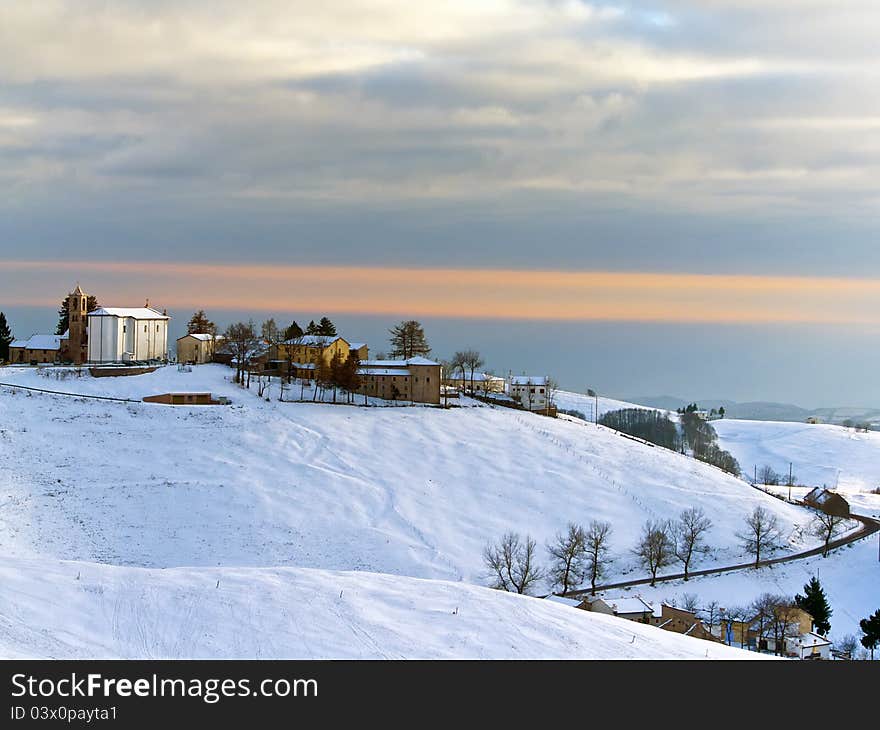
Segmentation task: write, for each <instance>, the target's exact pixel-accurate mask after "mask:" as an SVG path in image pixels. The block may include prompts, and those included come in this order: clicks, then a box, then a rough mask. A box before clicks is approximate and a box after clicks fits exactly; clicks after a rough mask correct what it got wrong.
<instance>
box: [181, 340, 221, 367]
mask: <svg viewBox="0 0 880 730" xmlns="http://www.w3.org/2000/svg"><path fill="white" fill-rule="evenodd" d="M222 340H223V337H222V336H218V335H209V334H204V333H190V334H186V335H184V336H183V337H178V338H177V362H182V363H190V364H192V365H201V364H203V363H206V362H211V361H212V360H213V359H214V352H215V350H216V349H217V344H218V342H222Z"/></svg>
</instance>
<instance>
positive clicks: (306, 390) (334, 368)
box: [0, 284, 876, 660]
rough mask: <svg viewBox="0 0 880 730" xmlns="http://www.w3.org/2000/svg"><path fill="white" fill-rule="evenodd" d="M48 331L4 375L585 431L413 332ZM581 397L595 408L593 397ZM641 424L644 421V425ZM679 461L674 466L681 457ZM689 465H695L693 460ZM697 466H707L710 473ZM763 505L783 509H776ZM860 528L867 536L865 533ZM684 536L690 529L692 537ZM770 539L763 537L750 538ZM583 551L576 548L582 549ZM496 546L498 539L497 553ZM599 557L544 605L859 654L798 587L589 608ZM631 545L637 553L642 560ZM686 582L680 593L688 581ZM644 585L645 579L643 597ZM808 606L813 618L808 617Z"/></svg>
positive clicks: (540, 385) (788, 650) (82, 326)
mask: <svg viewBox="0 0 880 730" xmlns="http://www.w3.org/2000/svg"><path fill="white" fill-rule="evenodd" d="M59 317H60V319H59V324H58V327H57V330H56V332H60V334H34V335H32V336H30V337H29V338H26V339H23V338H22V339H13V338H11V336H10V337H9V338H8V339H9V343H8V356H7V362H6V364H8V365H11V366H13V367H16V368H17V367H21V368H36V369H41V368H42V369H46V368H56V366H68V367H69V372H74V373H83V372H85V371H87V372H88V373H89V374H90V375H91V376H92V377H98V378H100V377H124V376H136V375H142V374H147V373H152V372H155V371H156V370H157V369H158V368H161V367H165V366H168V365H176V366H177V370H180V371H184V372H185V371H191V370H192V369H193V368H198V367H200V366H203V365H209V364H214V365H215V366H216V365H218V364H219V365H221V366H224V367H228V368H229V375H228V376H227V377H228V379H229V380H230V381H232V382H234V383H235V384H237V385H238V387H240V388H242V389H244V390H245V391H251V393H252V396H257V397H258V398H261V399H264V400H265V399H268V393H269V392H270V389H272V391H271V392H272V393H273V395H275V396H277V400H279V401H310V402H316V403H317V402H320V403H327V404H338V405H341V404H348V405H368V406H371V407H376V406H389V407H390V406H397V407H399V406H406V405H409V406H422V407H442V408H452V407H456V406H458V405H459V404H460V403H464V402H467V403H483V404H485V405H490V406H494V407H501V408H511V409H515V410H521V411H530V412H532V413H535V414H537V415H544V416H552V417H557V416H558V417H559V418H560V419H566V420H568V421H570V422H572V423H580V424H584V423H585V422H584V421H583V420H582V419H583V414H582V413H579V412H578V411H573V410H568V409H560V408H558V406H557V403H556V397H557V392H558V388H557V386H556V384H555V382H554V381H553V379H552V378H550V377H548V376H546V375H532V376H530V375H526V374H522V375H513V374H512V373H509V374H508V376H507V377H502V376H499V375H495V374H493V373H491V372H484V371H483V370H482V366H483V360H482V358H481V356H480V354H479V352H477V351H475V350H472V349H470V350H462V351H460V352H456V353H455V354H454V356H453V357H451V358H450V359H449V360H447V361H439V360H433V359H431V358H430V357H429V356H430V348H429V346H428V343H427V340H426V337H425V334H424V331H423V330H422V327H421V325H420V323H418V322H416V321H414V320H408V321H402V322H400V323H399V324H398V325H395V326H394V327H393V328H391V330H390V331H389V332H390V335H391V336H390V346H391V347H390V356H389V355H386V354H385V353H384V352H378V354H376V355H375V356H374V357H372V358H371V348H370V345H369V344H368V343H367V342H363V341H357V340H355V339H354V338H352V339H351V340H349V339H348V338H346V337H344V336H342V335H340V334H339V333H337V332H336V328H335V326H334V325H333V323H332V322H331V321H330V320H329V319H328V318H327V317H323V318H321V319H320V320H319V321H318V322H317V323H316V322H315V321H312V322H310V323H309V324H308V325H307V326H306V327H305V328H304V329H303V328H301V327H300V326H299V325H298V324H297V323H295V322H293V323H291V324H290V325H289V326H287V327H284V328H280V327H278V326H277V325H276V324H275V321H274V319H269V320H267V321H266V322H264V323H263V324H262V326H260V327H259V328H258V327H257V326H256V325H254V323H253V322H238V323H234V324H231V325H229V326H228V327H227V328H226V329H225V330H223V331H222V332H219V331H218V328H217V327H216V326H215V325H214V323H213V322H211V321H210V319H209V318H208V316H207V314H206V313H205V312H204V311H202V310H199V311H197V312H195V313H194V314H193V316H192V318H191V319H190V320H189V322H188V323H187V332H186V334H184V335H182V336H180V337H179V338H177V340H176V347H175V351H174V352H173V353H172V352H171V351H170V349H169V331H170V328H169V324H170V319H171V318H170V316H169V314H168V312H167V310H164V309H163V310H159V309H156V308H153V307H151V306H150V303H149V300H147V301H145V303H144V306H142V307H115V306H101V305H99V304H98V302H97V298H96V297H95V296H93V295H90V294H89V293H87V292H86V291H84V290H83V289H82V288H81V287H80V286H79V285H78V284H77V286H76V287H75V288H74V289H73V291H72V292H70V293H69V294H68V295H67V297H66V298H65V299H64V300H63V304H62V307H61V310H60V311H59ZM0 324H2V323H0ZM0 334H2V333H0ZM125 379H127V378H125ZM252 386H255V387H253V388H252ZM592 397H593V398H595V394H592ZM142 400H143V401H144V402H146V403H156V404H165V405H172V406H173V405H180V406H199V405H224V404H229V403H230V402H231V401H230V399H229V397H227V396H221V395H217V394H216V393H212V392H205V391H201V390H190V391H187V390H173V391H169V392H157V393H151V394H149V395H144V396H143V398H142ZM569 413H572V414H577V415H578V416H579V417H571V416H569V415H567V414H569ZM628 413H630V412H629V411H626V410H624V411H616V412H613V413H612V414H611V416H612V417H611V418H610V419H608V418H603V419H602V422H603V423H604V424H607V425H606V426H605V427H606V428H608V427H609V426H610V427H611V428H612V429H613V428H621V429H623V430H621V431H618V432H616V433H617V434H618V435H620V436H625V437H626V438H628V439H632V440H635V441H642V442H643V443H644V444H645V445H647V446H652V445H653V444H652V443H651V441H650V438H651V436H650V435H648V439H649V440H647V441H645V440H643V439H641V438H637V437H636V436H634V435H630V434H634V433H639V432H638V431H632V430H629V433H627V431H628V429H627V426H626V423H624V422H618V421H615V420H614V418H613V416H615V415H620V414H623V415H626V414H628ZM646 413H648V412H645V411H643V412H641V415H642V416H644V415H645V414H646ZM563 414H565V415H563ZM597 415H598V409H597V410H596V411H594V412H593V413H592V414H591V416H592V417H595V418H596V421H597V423H598V418H597ZM678 416H679V418H680V419H681V420H682V423H683V424H685V426H684V428H685V433H686V432H687V424H688V423H691V424H697V429H698V431H699V430H700V429H701V428H703V427H704V426H705V424H708V423H709V422H710V421H712V420H713V419H718V418H723V416H724V413H723V408H722V409H721V412H720V414H719V413H718V412H717V411H715V410H713V411H711V412H708V411H704V410H700V409H698V408H697V406H696V404H693V405H692V406H688V408H687V409H680V411H679V414H678ZM592 420H593V418H590V421H592ZM700 424H704V426H700ZM630 425H631V424H630ZM701 438H702V436H701ZM655 443H659V442H655ZM675 449H678V447H674V450H675ZM709 451H711V444H710V449H709ZM715 451H716V452H717V449H715ZM681 453H682V455H683V454H684V449H683V448H682V449H681ZM713 453H714V452H713ZM721 453H725V452H721ZM693 457H696V458H702V457H700V456H699V455H698V453H697V450H696V449H694V451H693ZM702 460H704V461H710V463H712V461H711V460H710V459H702ZM719 466H720V468H721V469H722V470H723V471H730V469H727V468H725V467H724V465H723V462H720V463H719ZM737 474H738V472H737ZM765 482H769V479H765ZM752 486H755V487H758V488H761V489H763V490H764V491H768V492H770V490H769V489H768V488H767V487H766V486H764V485H759V484H758V480H757V472H756V479H755V481H754V482H753V483H752ZM770 493H771V494H774V496H777V497H779V498H780V499H783V498H784V495H778V494H775V493H773V492H770ZM787 501H789V503H791V504H801V505H804V506H807V507H809V508H811V509H813V510H815V512H816V514H817V515H819V516H821V515H826V518H824V519H825V522H826V523H827V522H828V521H830V530H829V531H828V534H827V536H826V537H827V539H826V540H825V549H826V551H827V549H828V546H829V541H830V540H831V539H832V537H835V538H836V537H837V535H838V534H839V533H840V531H841V529H842V526H843V525H844V524H846V523H848V521H849V520H850V518H851V512H850V506H849V505H848V504H847V502H846V500H845V499H843V498H842V497H841V496H840V495H839V494H837V493H835V492H832V491H829V490H827V489H824V488H818V487H817V488H814V489H813V490H812V491H811V492H809V494H806V495H805V496H804V497H803V499H801V500H795V501H792V500H791V499H790V495H789V499H788V500H787ZM686 516H687V513H682V519H684V518H685V517H686ZM697 517H698V518H699V519H698V520H697V521H696V526H697V527H699V520H704V521H705V524H703V527H702V529H698V530H697V532H696V533H695V534H694V533H693V532H692V535H691V537H692V543H691V550H692V551H693V552H694V554H696V553H699V551H700V549H703V548H705V547H706V546H705V545H702V544H701V539H702V532H704V531H705V530H706V529H708V527H709V525H710V524H711V521H709V520H708V518H706V517H705V515H704V514H703V513H702V512H700V513H699V514H697ZM817 520H818V522H819V523H823V518H820V517H817ZM865 524H866V526H867V524H868V523H865ZM651 525H652V523H646V533H645V535H644V536H643V541H644V540H650V539H654V538H657V537H658V533H660V534H659V539H660V543H659V547H658V548H657V549H658V550H660V551H661V552H662V551H666V552H667V553H668V554H667V555H666V556H665V558H660V557H658V556H656V555H653V556H652V554H651V553H650V550H648V551H647V552H645V553H644V554H643V555H642V558H640V559H642V562H643V564H644V566H645V567H647V568H650V569H651V570H652V572H653V575H654V577H656V574H657V570H658V569H661V568H663V567H664V566H668V565H670V564H672V563H673V562H674V561H675V560H676V558H677V556H678V555H679V553H677V552H676V551H677V550H678V549H680V542H677V541H676V535H679V534H680V532H679V528H678V527H676V526H675V525H674V524H673V523H672V522H671V521H670V522H669V523H667V525H665V526H658V525H654V526H653V527H651ZM571 527H572V526H571V525H570V528H571ZM691 527H692V529H694V524H692V525H691ZM768 527H770V526H768V525H764V526H763V527H759V530H760V529H764V528H768ZM649 528H650V529H649ZM599 529H600V533H601V530H603V529H604V530H605V533H604V534H605V535H606V536H607V533H608V532H609V531H610V524H607V525H605V526H604V527H602V525H599ZM651 529H653V530H654V532H653V533H652V532H651ZM874 529H876V527H875V528H874ZM589 530H590V534H592V535H593V536H594V537H595V530H596V525H595V524H592V523H591V525H590V528H589ZM570 534H571V533H570ZM581 537H582V539H583V535H582V536H581ZM507 538H508V536H505V538H504V539H505V540H506V539H507ZM517 539H518V538H517ZM664 541H666V542H664ZM587 542H588V541H587ZM600 543H601V544H594V546H593V547H594V556H593V562H592V563H591V565H592V568H593V570H594V573H593V583H594V586H593V588H594V590H592V591H586V590H580V591H578V590H569V589H570V588H571V586H570V585H569V584H568V580H569V579H568V577H566V579H565V582H564V583H563V586H562V590H559V591H557V592H554V593H549V594H546V596H545V598H546V600H547V601H549V602H551V603H557V604H562V605H564V606H568V607H570V608H575V609H579V610H581V611H587V612H591V613H596V614H603V615H608V616H615V617H617V618H620V619H625V620H628V621H632V622H636V623H640V624H644V625H647V626H652V627H656V628H659V629H662V630H664V631H667V632H673V633H677V634H681V635H685V636H690V637H695V638H699V639H703V640H705V641H709V642H713V643H718V644H726V645H728V646H737V647H740V648H743V649H749V650H751V651H755V652H761V653H767V654H774V655H777V656H784V657H789V658H798V659H812V660H815V659H831V658H836V659H839V658H851V657H852V656H853V654H854V652H855V650H856V647H855V646H853V645H852V642H851V641H849V637H848V638H847V640H846V641H843V642H840V641H838V642H836V643H835V642H832V641H831V640H830V639H829V638H828V637H827V633H828V629H827V613H825V611H826V609H827V604H825V603H824V600H825V599H824V594H823V593H822V588H821V586H819V585H818V584H816V585H811V584H808V585H805V586H804V590H805V597H802V596H797V600H795V598H793V597H791V596H784V595H780V594H769V593H767V594H763V595H762V596H760V597H759V598H757V599H755V600H754V601H752V602H751V603H746V604H743V605H741V606H731V605H728V606H727V607H726V608H725V607H724V606H723V605H722V604H721V603H720V602H718V601H716V600H711V601H702V602H701V601H699V600H697V598H696V596H694V595H693V594H683V596H680V597H679V598H678V599H671V598H667V599H662V600H659V599H657V598H656V597H654V598H651V597H648V596H646V595H643V593H642V592H641V591H640V590H639V588H638V584H639V583H640V582H641V583H643V584H644V583H647V581H638V580H637V581H635V582H634V585H633V586H632V587H630V585H629V584H626V583H624V584H614V585H621V586H625V588H624V587H620V588H616V589H615V587H614V585H610V586H605V587H604V588H603V587H602V586H600V587H599V591H598V594H597V592H596V590H595V580H596V578H597V577H599V576H600V575H601V574H602V573H603V572H604V565H601V564H600V563H602V562H603V560H607V557H608V556H607V555H605V554H604V552H603V551H605V550H606V549H607V544H605V543H604V542H601V540H600ZM642 545H643V543H642V544H640V547H639V548H637V550H639V549H642ZM503 547H504V549H506V550H507V552H506V553H504V551H503V550H500V551H499V553H498V554H499V555H500V554H502V553H504V554H506V555H507V559H508V563H507V566H506V569H507V571H508V572H513V573H516V571H517V570H518V569H519V568H521V567H522V566H518V565H517V561H518V560H519V559H520V557H521V556H520V554H519V553H518V550H519V549H520V547H519V546H518V545H517V544H516V543H515V541H514V542H511V543H510V544H507V545H504V546H503ZM558 547H559V552H557V553H554V552H553V550H551V554H554V555H557V556H558V555H562V554H565V553H566V550H572V549H574V548H573V547H572V544H563V543H560V545H559V546H558ZM762 547H765V548H768V549H769V547H770V545H769V543H767V545H766V546H762V545H761V544H759V545H758V556H757V558H756V562H755V567H756V568H757V567H758V564H759V562H760V551H761V549H762ZM813 552H815V551H813ZM796 557H797V556H793V558H796ZM581 559H583V555H581ZM568 560H569V561H570V562H571V563H572V564H571V565H570V566H569V567H571V568H572V570H573V574H577V570H576V566H575V565H574V563H576V562H577V560H576V559H575V557H574V555H573V554H571V553H569V554H568ZM688 560H690V556H689V557H688ZM486 562H487V563H488V564H489V565H490V566H491V565H492V564H493V560H492V555H491V551H489V549H488V548H487V558H486ZM588 562H589V561H588ZM770 562H774V561H770ZM496 567H497V565H496ZM739 567H742V566H739ZM529 570H533V572H532V574H529ZM685 570H686V571H687V563H685ZM722 570H723V569H719V570H718V571H715V572H722ZM708 572H713V571H708ZM525 574H526V578H525V579H524V580H529V581H531V580H533V579H535V578H537V577H538V571H537V570H535V569H533V568H529V567H526V568H525ZM498 575H500V576H501V581H500V582H497V583H496V584H495V585H494V586H493V587H496V588H503V589H504V590H508V591H510V590H514V586H510V585H507V584H506V581H505V579H504V577H503V571H499V572H498ZM545 575H546V574H545ZM585 575H586V574H583V575H582V576H581V577H582V578H583V577H584V576H585ZM684 577H685V580H686V579H687V572H685V574H684ZM663 580H666V579H663ZM653 584H654V583H653V579H652V580H651V585H652V587H653ZM520 589H523V590H520ZM514 592H523V593H525V592H528V591H527V590H525V584H523V585H521V586H519V587H516V590H515V591H514ZM811 602H815V603H811ZM817 605H818V608H815V607H814V606H817ZM823 605H824V608H823ZM811 607H813V608H812V609H811V610H813V611H814V613H817V615H816V616H814V615H812V614H811V613H809V612H808V610H807V609H808V608H811Z"/></svg>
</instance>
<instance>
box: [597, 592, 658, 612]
mask: <svg viewBox="0 0 880 730" xmlns="http://www.w3.org/2000/svg"><path fill="white" fill-rule="evenodd" d="M602 600H603V601H604V602H605V603H606V604H608V605H609V606H610V607H611V609H612V610H613V611H614V613H652V614H653V613H654V607H653V606H652V605H651V604H650V603H647V602H646V601H643V600H642V599H641V598H639V597H638V596H635V597H633V598H628V597H627V598H603V599H602Z"/></svg>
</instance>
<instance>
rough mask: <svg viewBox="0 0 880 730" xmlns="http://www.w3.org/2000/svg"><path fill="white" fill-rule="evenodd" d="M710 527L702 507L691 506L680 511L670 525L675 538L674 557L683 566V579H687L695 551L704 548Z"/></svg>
mask: <svg viewBox="0 0 880 730" xmlns="http://www.w3.org/2000/svg"><path fill="white" fill-rule="evenodd" d="M711 527H712V520H710V519H709V518H708V517H707V516H706V513H705V512H704V511H703V509H702V507H691V508H690V509H686V510H685V511H684V512H682V513H681V514H680V515H679V517H678V522H676V523H674V524H673V525H672V536H673V539H674V540H675V557H677V558H678V559H679V561H681V564H682V565H683V566H684V579H685V580H688V577H689V576H688V573H689V571H690V566H691V561H692V560H693V558H694V555H695V554H696V553H700V552H704V551H705V550H706V541H705V535H706V533H707V532H708V531H709V529H710V528H711Z"/></svg>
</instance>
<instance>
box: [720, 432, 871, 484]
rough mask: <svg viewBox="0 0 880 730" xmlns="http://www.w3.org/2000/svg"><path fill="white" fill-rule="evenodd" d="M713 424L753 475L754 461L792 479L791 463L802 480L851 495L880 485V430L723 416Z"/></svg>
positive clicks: (798, 478)
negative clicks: (738, 418) (861, 430)
mask: <svg viewBox="0 0 880 730" xmlns="http://www.w3.org/2000/svg"><path fill="white" fill-rule="evenodd" d="M712 425H713V426H714V427H715V430H716V431H717V432H718V439H719V443H720V444H721V448H723V449H727V450H728V451H730V452H731V453H732V454H733V455H734V456H735V457H736V459H737V461H739V463H740V466H742V468H743V471H744V472H747V473H749V474H752V473H753V470H754V466H755V465H757V466H758V469H759V470H760V469H761V467H762V466H765V465H769V466H772V467H773V468H774V469H775V470H776V471H777V472H779V473H780V474H783V473H784V474H785V475H786V477H787V475H788V465H789V462H792V463H793V465H794V466H793V471H794V475H795V476H796V477H797V481H798V483H799V484H807V485H811V486H821V485H825V486H828V487H831V488H837V489H839V490H840V491H841V492H851V493H857V492H867V491H869V490H871V489H875V488H876V487H878V486H880V433H877V432H874V431H871V432H868V433H856V432H855V431H853V430H852V429H846V428H844V427H843V426H831V425H827V424H807V423H784V422H779V421H737V420H728V419H722V420H718V421H713V422H712ZM838 473H839V476H838Z"/></svg>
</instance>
